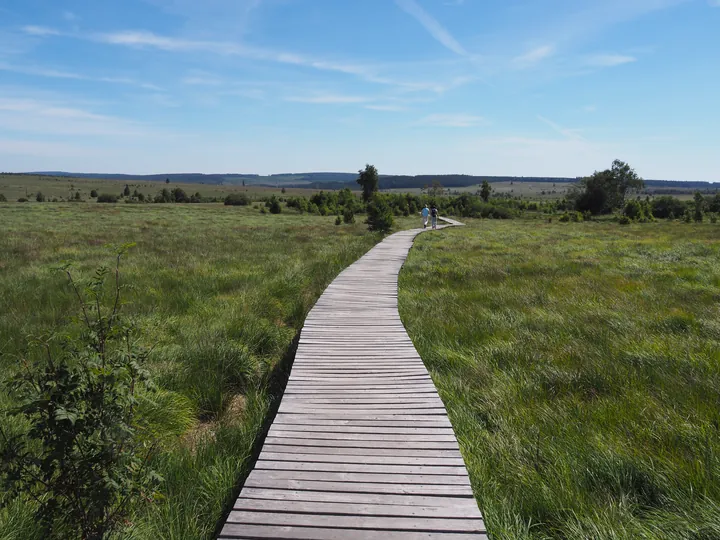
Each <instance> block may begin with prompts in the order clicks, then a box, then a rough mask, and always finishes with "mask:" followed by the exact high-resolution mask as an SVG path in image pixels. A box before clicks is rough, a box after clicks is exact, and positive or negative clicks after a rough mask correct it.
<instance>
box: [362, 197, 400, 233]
mask: <svg viewBox="0 0 720 540" xmlns="http://www.w3.org/2000/svg"><path fill="white" fill-rule="evenodd" d="M365 223H367V226H368V230H370V231H380V232H388V231H389V230H390V229H391V228H392V226H393V223H394V220H393V212H392V209H391V208H390V206H389V205H388V203H387V201H385V199H384V198H383V197H381V196H378V195H375V196H374V197H373V198H372V200H371V201H370V203H369V204H368V206H367V220H366V221H365Z"/></svg>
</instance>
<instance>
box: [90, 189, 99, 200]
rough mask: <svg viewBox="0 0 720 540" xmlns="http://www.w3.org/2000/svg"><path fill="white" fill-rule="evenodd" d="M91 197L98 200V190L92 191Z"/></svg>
mask: <svg viewBox="0 0 720 540" xmlns="http://www.w3.org/2000/svg"><path fill="white" fill-rule="evenodd" d="M90 196H91V197H92V198H96V197H97V196H98V192H97V189H93V190H92V191H90Z"/></svg>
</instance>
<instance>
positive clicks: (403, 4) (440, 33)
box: [395, 0, 469, 56]
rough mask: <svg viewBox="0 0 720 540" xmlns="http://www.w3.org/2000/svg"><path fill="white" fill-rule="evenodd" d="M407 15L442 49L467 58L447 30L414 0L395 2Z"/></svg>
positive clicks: (464, 51)
mask: <svg viewBox="0 0 720 540" xmlns="http://www.w3.org/2000/svg"><path fill="white" fill-rule="evenodd" d="M395 3H396V4H397V5H398V6H400V8H402V9H403V10H404V11H405V12H407V13H408V14H409V15H412V16H413V17H415V19H417V21H418V22H419V23H420V24H421V25H422V26H423V27H424V28H425V30H427V31H428V32H429V33H430V35H431V36H432V37H433V38H435V40H437V41H438V42H440V43H441V44H442V45H443V46H444V47H446V48H447V49H450V50H451V51H452V52H454V53H455V54H459V55H460V56H469V55H468V52H467V51H466V50H465V48H464V47H463V46H462V45H460V43H459V42H458V41H457V40H456V39H455V38H454V37H453V36H452V34H450V32H448V31H447V29H446V28H445V27H444V26H443V25H441V24H440V23H439V22H438V21H437V20H435V19H434V18H433V17H432V16H431V15H430V14H429V13H428V12H427V11H425V10H424V9H423V8H422V7H420V5H419V4H418V3H417V2H416V1H415V0H395Z"/></svg>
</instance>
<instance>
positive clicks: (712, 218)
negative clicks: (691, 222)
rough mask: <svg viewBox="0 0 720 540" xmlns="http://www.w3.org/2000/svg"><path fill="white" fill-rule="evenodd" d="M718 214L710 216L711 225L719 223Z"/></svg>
mask: <svg viewBox="0 0 720 540" xmlns="http://www.w3.org/2000/svg"><path fill="white" fill-rule="evenodd" d="M717 220H718V218H717V214H711V215H710V223H717Z"/></svg>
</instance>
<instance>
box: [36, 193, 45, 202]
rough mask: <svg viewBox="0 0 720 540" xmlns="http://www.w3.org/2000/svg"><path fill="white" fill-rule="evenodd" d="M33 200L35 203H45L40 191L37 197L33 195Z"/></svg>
mask: <svg viewBox="0 0 720 540" xmlns="http://www.w3.org/2000/svg"><path fill="white" fill-rule="evenodd" d="M35 200H36V201H37V202H45V195H43V194H42V192H41V191H38V192H37V195H35Z"/></svg>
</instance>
